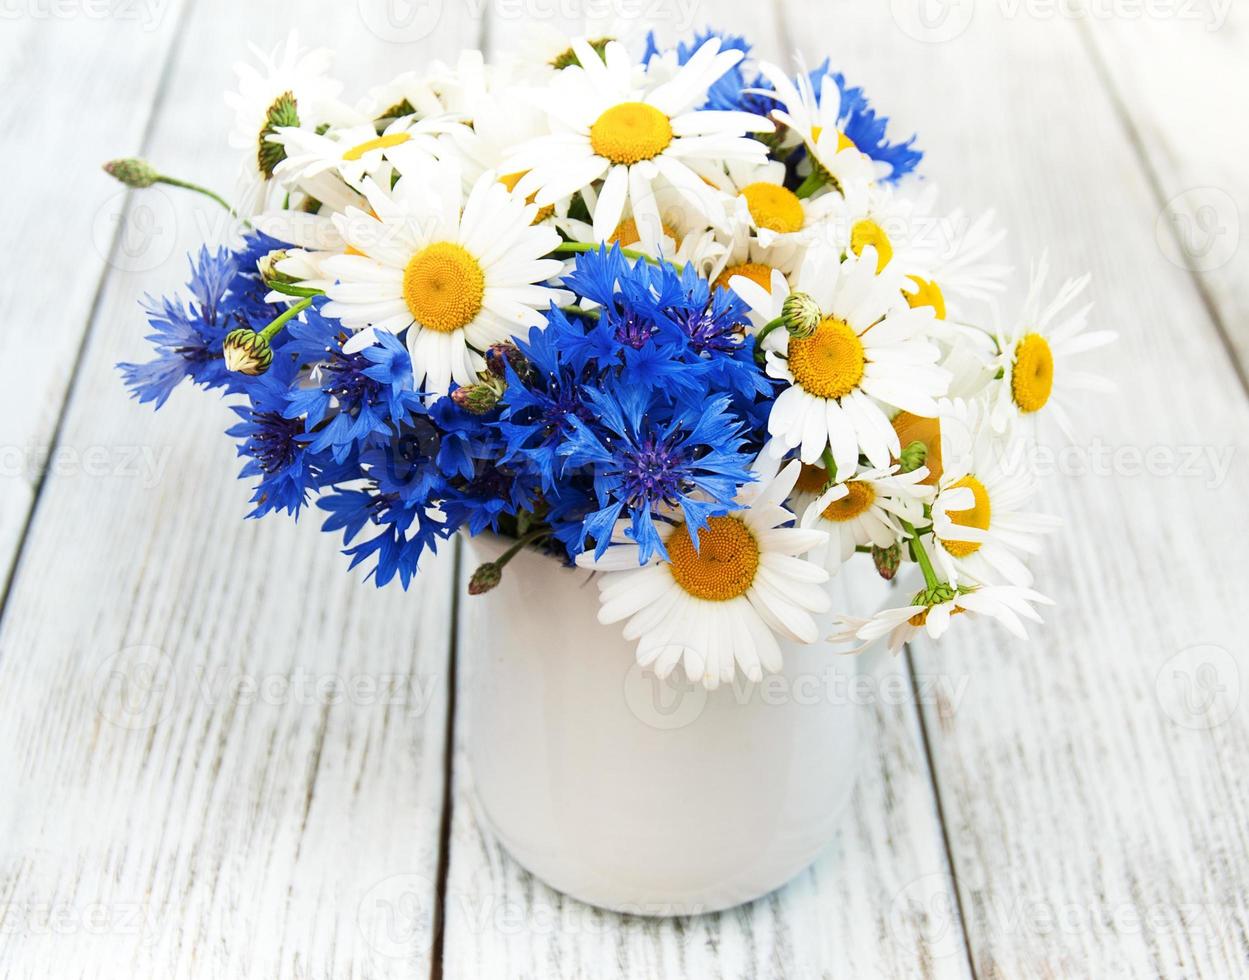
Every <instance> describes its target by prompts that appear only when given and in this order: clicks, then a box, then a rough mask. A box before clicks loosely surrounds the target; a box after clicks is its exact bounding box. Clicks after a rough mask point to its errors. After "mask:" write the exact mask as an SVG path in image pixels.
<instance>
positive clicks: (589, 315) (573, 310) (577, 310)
mask: <svg viewBox="0 0 1249 980" xmlns="http://www.w3.org/2000/svg"><path fill="white" fill-rule="evenodd" d="M560 309H561V310H562V311H563V312H565V313H570V314H572V315H573V316H583V317H585V318H586V319H589V320H597V319H598V318H599V317H600V316H601V315H602V314H600V313H599V311H598V310H585V309H582V308H581V307H580V306H561V307H560Z"/></svg>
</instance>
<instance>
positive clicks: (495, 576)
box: [468, 561, 503, 595]
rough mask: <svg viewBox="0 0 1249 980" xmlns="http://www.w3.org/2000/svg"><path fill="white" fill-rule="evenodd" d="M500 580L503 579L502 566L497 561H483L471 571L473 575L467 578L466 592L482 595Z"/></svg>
mask: <svg viewBox="0 0 1249 980" xmlns="http://www.w3.org/2000/svg"><path fill="white" fill-rule="evenodd" d="M501 581H503V566H502V565H500V564H499V563H498V562H493V561H488V562H484V563H483V564H481V565H478V566H477V571H475V572H473V577H472V578H470V579H469V580H468V594H469V595H482V594H484V593H486V592H489V591H490V590H491V589H493V588H494V587H495V586H497V585H498V584H499V583H500V582H501Z"/></svg>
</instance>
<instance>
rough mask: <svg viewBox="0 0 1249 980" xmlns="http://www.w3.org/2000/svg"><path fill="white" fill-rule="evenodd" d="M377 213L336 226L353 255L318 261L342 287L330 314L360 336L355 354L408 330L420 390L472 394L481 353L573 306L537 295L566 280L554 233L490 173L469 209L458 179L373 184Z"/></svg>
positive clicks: (353, 214)
mask: <svg viewBox="0 0 1249 980" xmlns="http://www.w3.org/2000/svg"><path fill="white" fill-rule="evenodd" d="M364 191H365V195H366V197H367V199H368V203H369V206H370V208H371V209H372V213H368V212H365V211H362V210H359V209H356V208H348V209H347V211H346V213H345V214H341V215H336V216H335V217H334V222H335V226H336V227H337V228H338V230H339V232H340V233H341V235H342V237H343V239H344V240H345V241H346V243H347V244H348V246H350V248H351V249H352V250H353V252H354V253H355V254H344V255H332V256H329V257H328V258H325V259H323V260H321V262H320V268H321V271H322V275H323V276H324V277H325V278H327V279H330V280H333V285H331V286H330V287H329V288H328V289H327V290H326V294H327V295H328V296H329V299H330V302H328V303H326V305H325V307H324V312H325V314H326V315H327V316H332V317H337V318H338V319H340V320H341V321H342V323H343V325H344V326H346V327H349V328H350V329H352V330H359V331H361V334H358V335H357V336H356V337H353V338H352V340H351V342H350V349H352V350H358V349H359V348H361V347H364V346H367V345H368V344H369V343H372V339H373V336H372V330H373V328H382V329H386V330H390V331H391V332H393V333H399V332H400V331H402V330H407V331H408V335H407V341H408V349H409V351H410V352H411V354H412V367H413V371H414V374H415V376H416V382H417V385H418V386H421V383H422V380H424V382H425V383H424V386H423V387H424V390H426V391H430V392H434V393H438V394H444V393H446V392H447V390H448V389H449V387H450V383H451V382H452V381H455V382H456V384H460V385H466V384H471V383H472V382H474V381H475V380H476V379H477V374H478V372H480V371H481V370H482V369H483V368H484V366H485V362H484V360H483V358H482V356H481V352H482V351H484V350H486V348H488V347H489V346H490V345H491V344H495V343H500V342H502V341H505V340H508V339H510V338H511V337H512V336H514V335H516V334H520V333H524V332H526V331H527V329H528V328H530V327H535V326H540V325H541V324H542V323H543V322H544V320H543V316H542V312H541V311H543V310H545V309H547V307H548V306H549V304H550V303H551V302H552V301H555V302H562V301H564V299H565V298H566V297H565V294H564V293H562V292H561V291H559V290H555V289H551V288H548V287H546V286H543V285H540V284H541V283H543V282H544V281H546V280H547V279H549V278H550V277H551V276H553V275H555V274H557V273H558V272H559V271H560V269H561V263H560V262H559V260H557V259H547V258H543V256H545V255H547V254H549V253H550V252H551V250H552V249H554V248H555V246H556V245H558V244H559V240H560V239H559V235H558V234H557V233H556V232H555V230H554V229H553V228H550V227H547V226H543V225H537V226H534V225H532V221H533V218H534V215H535V214H536V212H537V208H536V207H535V206H533V205H526V204H525V203H524V202H523V201H521V200H519V199H518V198H517V197H516V196H515V195H513V194H510V193H509V192H508V190H507V188H505V187H504V186H503V185H502V184H500V183H499V182H498V180H497V179H496V177H495V175H493V174H490V173H486V174H484V175H483V176H482V177H481V179H480V180H478V182H477V183H476V184H475V185H474V186H473V189H472V191H471V193H470V194H469V195H468V199H467V200H464V195H463V190H462V181H461V178H460V171H459V168H458V167H456V166H455V165H454V164H451V163H448V162H446V161H443V162H440V163H438V164H436V165H431V166H428V167H425V168H421V169H418V170H416V171H414V172H412V173H410V174H408V175H406V176H404V177H403V178H401V179H400V180H399V182H398V183H397V184H396V185H395V186H394V188H393V189H392V190H390V191H386V190H383V189H382V188H380V187H378V186H377V185H376V184H374V183H373V182H372V181H369V180H366V181H365V182H364Z"/></svg>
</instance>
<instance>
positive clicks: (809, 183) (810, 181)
mask: <svg viewBox="0 0 1249 980" xmlns="http://www.w3.org/2000/svg"><path fill="white" fill-rule="evenodd" d="M824 184H825V180H824V175H823V174H821V173H820V171H819V168H818V167H815V168H813V169H812V170H811V172H810V173H809V174H807V178H806V180H804V181H803V182H802V183H801V184H799V185H798V189H797V190H796V191H794V194H795V196H797V197H799V198H807V197H810V196H811V195H812V194H814V193H815V192H816V191H818V190H819V189H820V188H821V187H823V186H824Z"/></svg>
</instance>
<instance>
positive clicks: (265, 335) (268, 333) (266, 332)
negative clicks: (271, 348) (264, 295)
mask: <svg viewBox="0 0 1249 980" xmlns="http://www.w3.org/2000/svg"><path fill="white" fill-rule="evenodd" d="M311 305H312V297H311V296H309V297H308V298H307V299H301V300H300V301H299V302H298V303H296V304H295V305H294V306H292V307H291V308H290V309H288V310H287V311H286V312H285V313H283V314H282V315H281V316H279V317H277V318H276V319H275V320H274V321H273V322H272V323H270V324H269V325H268V326H267V327H265V328H264V329H263V330H261V331H260V339H261V340H264V341H270V340H272V339H273V338H274V337H275V336H276V335H277V333H278V331H279V330H281V329H282V328H283V327H284V326H286V324H287V322H288V321H289V320H292V319H294V318H295V317H297V316H299V314H301V313H302V312H303V311H304V310H306V309H307V308H308V307H310V306H311Z"/></svg>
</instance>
